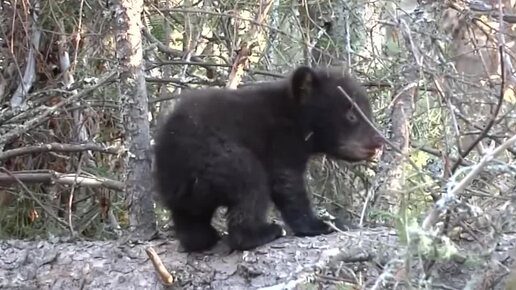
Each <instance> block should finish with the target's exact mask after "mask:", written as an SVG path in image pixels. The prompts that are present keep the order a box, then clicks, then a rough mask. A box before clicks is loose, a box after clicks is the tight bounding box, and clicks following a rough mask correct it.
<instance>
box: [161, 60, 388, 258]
mask: <svg viewBox="0 0 516 290" xmlns="http://www.w3.org/2000/svg"><path fill="white" fill-rule="evenodd" d="M339 86H340V87H341V88H342V89H343V90H344V91H346V93H347V94H348V96H350V97H351V98H352V99H353V100H354V102H355V103H356V104H357V105H358V107H359V108H360V109H361V111H362V112H363V113H364V115H365V116H367V118H368V119H369V120H372V112H371V107H370V103H369V101H368V98H367V95H366V92H365V89H364V88H362V87H361V86H360V84H359V83H358V82H356V81H355V80H354V79H353V78H352V77H351V76H348V75H343V74H342V73H340V72H337V71H332V70H330V69H313V68H309V67H305V66H301V67H298V68H296V69H295V70H294V71H293V72H292V73H291V74H290V76H289V77H288V78H286V79H282V80H279V81H275V82H270V83H267V84H258V85H253V86H249V87H244V88H240V89H237V90H229V89H220V88H209V89H201V90H191V91H187V92H185V93H183V94H182V95H181V96H180V100H179V101H178V103H177V104H176V107H175V109H174V110H173V112H172V113H171V114H170V115H168V116H167V117H166V120H165V122H164V123H163V125H162V126H161V128H160V129H159V131H158V134H157V138H156V145H155V166H156V167H155V170H156V181H157V190H158V193H159V195H160V198H161V201H162V202H163V203H164V205H165V206H166V207H167V208H168V209H170V210H171V212H172V216H171V218H172V220H173V222H174V225H175V228H176V233H177V236H178V239H179V241H180V244H181V245H182V247H183V248H184V249H185V250H186V251H189V252H196V251H203V250H207V249H210V248H211V247H212V246H214V245H215V244H216V243H217V242H218V240H219V239H220V236H219V234H218V232H217V231H216V230H215V229H214V228H213V227H212V225H211V220H212V216H213V214H214V212H215V210H216V209H217V208H218V207H219V206H227V208H228V216H227V217H228V242H229V246H230V247H231V248H232V249H233V250H246V249H252V248H255V247H257V246H261V245H263V244H266V243H269V242H271V241H273V240H275V239H277V238H279V237H281V236H282V235H283V234H284V230H283V229H282V227H281V226H279V225H277V224H275V223H270V222H269V221H268V220H267V212H268V209H269V206H270V204H271V203H273V204H274V205H275V206H276V207H277V209H278V210H279V211H280V212H281V216H282V218H283V220H284V221H285V223H286V224H287V225H288V226H289V227H290V228H291V229H292V231H293V232H294V234H295V235H297V236H315V235H320V234H327V233H330V232H332V231H333V230H332V228H331V227H329V226H328V225H327V224H326V223H324V222H323V221H322V220H321V219H319V218H318V217H317V216H316V215H315V214H314V212H313V210H312V208H311V202H310V199H309V195H308V193H307V190H306V188H305V184H304V177H303V175H304V173H305V169H306V166H307V162H308V159H309V158H310V156H311V155H314V154H326V155H328V156H331V157H334V158H337V159H341V160H347V161H350V162H354V161H361V160H366V159H369V158H370V157H372V156H373V155H374V154H375V153H376V151H377V149H379V148H380V146H381V145H382V140H383V139H382V137H381V136H380V135H378V134H377V133H376V132H375V130H374V129H373V128H372V127H371V126H370V125H369V124H368V123H367V122H366V121H365V120H364V119H363V118H362V115H361V114H360V113H359V112H358V111H357V110H356V108H355V106H353V104H352V103H351V102H350V101H349V100H348V98H346V96H345V95H344V94H343V93H342V92H341V91H340V90H339V89H338V87H339Z"/></svg>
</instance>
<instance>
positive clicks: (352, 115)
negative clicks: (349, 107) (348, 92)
mask: <svg viewBox="0 0 516 290" xmlns="http://www.w3.org/2000/svg"><path fill="white" fill-rule="evenodd" d="M346 119H348V121H350V122H351V123H355V122H356V121H357V116H356V115H355V113H353V111H347V112H346Z"/></svg>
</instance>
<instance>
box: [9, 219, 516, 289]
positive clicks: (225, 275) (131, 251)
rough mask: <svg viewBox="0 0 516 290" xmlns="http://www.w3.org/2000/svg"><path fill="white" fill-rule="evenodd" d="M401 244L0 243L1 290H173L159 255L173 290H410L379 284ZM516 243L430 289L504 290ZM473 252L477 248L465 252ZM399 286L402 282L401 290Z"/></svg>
mask: <svg viewBox="0 0 516 290" xmlns="http://www.w3.org/2000/svg"><path fill="white" fill-rule="evenodd" d="M396 242H397V241H396V235H395V232H394V231H393V230H389V229H386V228H377V229H375V230H365V231H361V232H360V231H350V232H346V233H334V234H330V235H325V236H318V237H311V238H297V237H292V236H287V237H284V238H281V239H278V240H276V241H274V242H272V243H270V244H267V245H265V246H263V247H260V248H258V249H255V250H253V251H246V252H233V253H230V254H228V253H227V252H225V251H218V252H215V253H212V254H186V253H181V252H178V251H177V247H178V245H177V242H176V241H171V240H170V241H164V240H156V241H152V242H146V243H139V244H129V243H126V242H121V241H97V242H89V241H75V242H74V241H18V240H16V241H0V289H13V290H14V289H41V290H44V289H66V290H73V289H110V290H116V289H121V290H127V289H166V288H165V287H164V286H163V285H162V282H161V281H162V280H161V279H162V278H161V277H160V276H159V274H158V272H156V270H155V268H154V265H153V262H152V261H151V260H150V259H149V256H148V254H147V253H146V251H148V252H151V253H152V249H153V250H154V251H155V252H156V253H157V255H159V257H160V260H161V261H162V262H163V266H164V267H165V268H166V271H168V272H170V274H171V275H172V277H171V278H172V279H170V280H172V281H174V285H173V288H172V289H348V288H349V289H372V288H373V285H379V286H380V287H377V288H376V289H408V288H407V287H406V284H404V283H403V281H402V279H403V277H399V274H397V276H398V277H390V281H391V283H387V284H385V285H382V283H381V282H379V281H380V280H379V279H378V277H379V275H380V274H381V273H382V267H385V268H389V267H392V266H389V265H392V264H395V263H390V264H387V263H386V262H387V261H390V260H391V259H392V258H397V259H400V258H402V259H409V257H410V255H406V254H403V251H402V250H397V249H400V248H401V249H403V247H400V246H399V245H396ZM515 242H516V235H514V234H512V235H506V236H505V239H504V240H503V241H501V242H500V244H499V245H500V247H499V249H497V251H495V253H494V256H493V257H492V259H493V261H492V263H491V264H490V265H489V266H486V264H482V263H470V264H467V263H465V264H460V263H457V262H450V261H448V262H442V263H440V264H439V269H436V270H435V271H433V272H432V273H430V276H431V282H428V283H430V284H429V285H428V287H427V288H426V289H462V288H463V287H464V286H465V285H466V283H468V282H469V283H471V281H473V280H472V278H473V277H474V278H475V279H476V280H488V279H492V280H490V281H495V282H493V284H491V285H492V286H494V287H493V288H490V289H503V283H504V279H505V278H504V276H506V274H507V273H508V270H507V268H505V266H500V265H501V263H505V264H506V265H507V264H510V263H508V262H503V261H512V260H511V259H513V254H514V253H511V252H510V251H512V246H511V245H513V244H514V243H515ZM474 245H478V243H477V242H472V243H463V244H462V246H463V247H468V246H469V247H471V246H474ZM149 247H152V249H149ZM219 248H221V247H219ZM420 258H421V257H414V258H413V261H414V263H415V264H414V266H413V267H412V268H411V269H410V271H409V274H408V276H409V277H407V280H410V279H412V281H413V282H414V284H413V286H415V283H416V282H415V281H417V280H418V279H420V278H421V277H423V276H424V274H423V273H421V271H420V268H419V267H418V266H417V265H416V263H417V261H418V259H420ZM380 265H381V266H380ZM493 265H498V266H499V268H495V266H493ZM507 266H508V267H510V265H507ZM498 278H501V280H497V279H498ZM393 279H394V280H397V281H398V287H397V288H396V287H393V284H392V280H393ZM400 282H401V283H400ZM337 283H340V285H337ZM307 284H312V285H314V284H315V285H317V286H318V287H317V286H316V287H314V286H309V285H307ZM303 285H306V286H303ZM486 285H489V284H486ZM350 286H351V287H350ZM416 288H417V286H416ZM169 289H170V288H169ZM475 289H477V288H475Z"/></svg>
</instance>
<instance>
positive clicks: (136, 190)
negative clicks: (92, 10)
mask: <svg viewBox="0 0 516 290" xmlns="http://www.w3.org/2000/svg"><path fill="white" fill-rule="evenodd" d="M114 9H115V22H116V24H117V31H116V46H117V56H118V62H119V67H120V73H121V75H120V86H119V95H120V99H121V102H122V104H124V106H123V108H122V120H123V125H124V130H125V134H124V138H125V140H124V142H125V147H126V149H127V151H128V152H127V154H126V157H125V158H126V160H125V161H126V162H125V165H126V168H125V176H124V177H125V178H124V179H125V194H126V200H127V206H128V210H129V223H130V226H131V228H132V229H133V230H135V232H134V234H136V235H141V236H143V237H148V236H150V235H151V234H152V232H153V231H154V230H155V217H154V209H153V199H152V195H151V190H152V178H151V177H152V176H151V157H150V153H151V151H150V129H149V119H148V110H149V109H148V99H147V91H146V87H145V76H144V72H143V51H142V36H141V27H142V21H141V17H140V16H141V12H142V10H143V0H120V1H117V3H116V5H115V7H114Z"/></svg>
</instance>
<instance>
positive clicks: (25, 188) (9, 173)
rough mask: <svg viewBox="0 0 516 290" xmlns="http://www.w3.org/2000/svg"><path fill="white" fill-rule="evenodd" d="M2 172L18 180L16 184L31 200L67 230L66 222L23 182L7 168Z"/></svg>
mask: <svg viewBox="0 0 516 290" xmlns="http://www.w3.org/2000/svg"><path fill="white" fill-rule="evenodd" d="M0 170H1V171H3V172H5V173H6V174H7V175H10V176H11V177H12V178H14V180H16V182H17V183H18V184H19V185H20V186H21V187H22V188H23V190H25V192H27V194H29V196H30V198H31V199H32V200H33V201H34V202H35V203H37V204H38V205H39V206H40V207H41V208H42V209H43V211H45V212H46V213H47V215H48V216H50V217H51V218H53V219H55V220H56V221H57V222H58V223H59V224H60V225H62V226H63V228H64V229H66V228H67V224H66V222H65V221H63V220H62V219H60V218H59V217H58V216H56V215H55V214H54V213H53V212H52V211H51V210H49V209H48V208H47V207H46V206H45V205H44V204H43V203H42V202H41V200H39V199H38V198H37V197H36V196H35V195H34V193H33V192H32V191H31V190H30V189H29V188H28V187H27V186H26V185H25V184H24V183H23V182H22V181H21V180H19V179H18V178H16V176H15V175H12V174H11V172H10V171H9V170H7V169H6V168H5V167H0Z"/></svg>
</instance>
